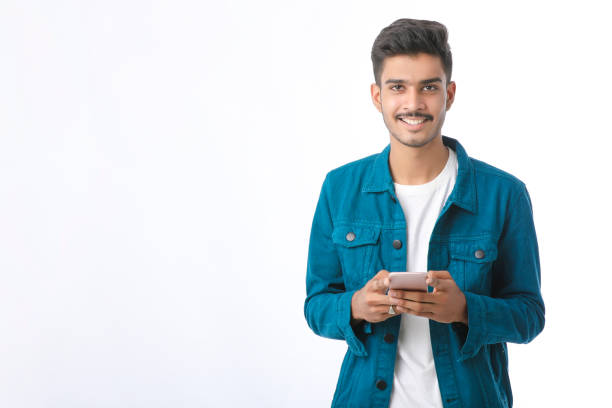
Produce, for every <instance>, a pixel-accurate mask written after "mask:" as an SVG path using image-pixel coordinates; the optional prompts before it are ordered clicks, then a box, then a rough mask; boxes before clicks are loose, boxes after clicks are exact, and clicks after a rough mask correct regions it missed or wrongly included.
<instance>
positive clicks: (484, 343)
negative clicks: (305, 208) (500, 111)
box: [304, 136, 544, 408]
mask: <svg viewBox="0 0 612 408" xmlns="http://www.w3.org/2000/svg"><path fill="white" fill-rule="evenodd" d="M443 142H444V144H445V145H446V146H448V147H450V148H451V149H453V150H455V152H456V153H457V160H458V173H457V181H456V183H455V187H454V189H453V191H452V193H451V195H450V196H449V198H448V200H447V202H446V204H445V205H444V208H443V209H442V211H441V213H440V215H439V217H438V219H437V221H436V224H435V227H434V229H433V232H432V235H431V238H430V242H429V252H428V269H429V270H448V271H449V272H450V274H451V275H452V277H453V279H454V280H455V282H457V285H458V286H459V288H460V289H461V290H462V291H463V293H464V294H465V297H466V300H467V310H468V321H469V327H468V326H466V325H464V324H463V323H452V324H445V323H438V322H436V321H433V320H430V321H429V327H430V331H431V343H432V350H433V356H434V361H435V365H436V371H437V375H438V382H439V385H440V391H441V394H442V401H443V403H444V406H445V407H489V408H490V407H510V406H512V391H511V389H510V382H509V378H508V350H507V347H506V342H512V343H527V342H529V341H531V340H532V339H533V338H534V337H535V336H536V335H538V333H540V332H541V331H542V329H543V328H544V302H543V300H542V296H541V293H540V262H539V255H538V244H537V239H536V232H535V228H534V223H533V216H532V209H531V201H530V198H529V194H528V192H527V189H526V188H525V185H524V184H523V183H522V182H521V181H520V180H518V179H517V178H515V177H514V176H512V175H510V174H508V173H505V172H503V171H501V170H499V169H496V168H495V167H492V166H490V165H488V164H486V163H483V162H481V161H478V160H475V159H472V158H470V157H468V156H467V154H466V152H465V150H464V149H463V147H462V146H461V144H459V142H457V141H456V140H455V139H451V138H448V137H445V136H443ZM389 151H390V145H388V146H387V147H386V148H385V149H384V150H383V151H382V152H381V153H380V154H375V155H372V156H369V157H366V158H363V159H361V160H358V161H355V162H352V163H349V164H346V165H344V166H342V167H339V168H337V169H335V170H332V171H330V172H329V173H328V174H327V176H326V178H325V181H324V182H323V187H322V189H321V194H320V197H319V201H318V203H317V207H316V210H315V214H314V220H313V223H312V229H311V235H310V244H309V250H308V265H307V273H306V295H307V296H306V300H305V303H304V314H305V317H306V320H307V322H308V325H309V326H310V328H311V329H312V330H313V331H314V332H315V333H316V334H318V335H320V336H323V337H328V338H332V339H341V340H345V341H346V343H347V345H348V349H347V352H346V355H345V357H344V361H343V363H342V368H341V371H340V376H339V379H338V383H337V386H336V391H335V394H334V398H333V402H332V406H333V407H351V408H353V407H388V405H389V398H390V392H391V386H392V384H393V370H394V365H395V353H396V348H397V339H398V335H399V327H400V316H399V315H398V316H395V317H392V318H390V319H388V320H386V321H384V322H380V323H368V322H363V323H361V324H360V325H358V326H356V327H353V326H352V325H351V298H352V296H353V294H354V293H355V291H356V290H359V289H360V288H362V287H363V285H364V284H365V283H366V282H367V281H368V280H370V279H371V278H372V277H373V276H374V275H375V274H376V273H377V272H378V271H380V270H381V269H386V270H388V271H403V270H405V268H406V245H403V246H402V247H401V248H400V249H395V248H394V247H393V245H392V243H393V241H394V240H401V241H402V242H404V241H405V240H406V221H405V219H404V213H403V211H402V208H401V206H400V204H399V201H398V200H397V197H396V195H395V190H394V187H393V180H392V178H391V174H390V172H389V165H388V160H389ZM349 232H352V233H353V234H354V237H353V234H350V235H349V236H348V238H347V234H348V233H349ZM430 290H431V288H430ZM387 333H391V334H393V341H392V342H391V343H388V342H385V340H384V337H385V335H386V334H387ZM390 337H391V336H389V337H388V338H387V340H389V338H390ZM381 380H382V381H384V382H385V383H386V386H385V384H383V383H381ZM377 385H378V386H377Z"/></svg>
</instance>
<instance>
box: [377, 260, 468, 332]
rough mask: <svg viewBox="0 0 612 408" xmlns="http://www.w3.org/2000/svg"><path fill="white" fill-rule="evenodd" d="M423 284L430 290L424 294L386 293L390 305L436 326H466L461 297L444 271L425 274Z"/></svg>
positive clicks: (466, 316) (448, 274)
mask: <svg viewBox="0 0 612 408" xmlns="http://www.w3.org/2000/svg"><path fill="white" fill-rule="evenodd" d="M427 284H428V285H429V286H432V287H433V288H434V290H433V292H431V293H425V292H418V291H409V290H397V289H395V290H390V291H389V296H390V300H391V303H392V304H393V305H396V306H395V309H396V310H397V311H398V312H400V313H409V314H412V315H415V316H422V317H427V318H429V319H432V320H435V321H437V322H440V323H453V322H461V323H465V324H466V325H467V324H468V315H467V303H466V300H465V295H464V294H463V292H462V291H461V289H459V287H458V286H457V284H456V283H455V281H454V280H453V278H452V276H451V274H450V273H449V272H448V271H429V272H428V273H427Z"/></svg>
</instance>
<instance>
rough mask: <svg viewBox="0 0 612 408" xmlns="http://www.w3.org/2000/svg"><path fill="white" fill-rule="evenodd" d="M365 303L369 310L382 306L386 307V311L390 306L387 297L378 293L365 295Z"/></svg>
mask: <svg viewBox="0 0 612 408" xmlns="http://www.w3.org/2000/svg"><path fill="white" fill-rule="evenodd" d="M366 303H367V304H368V306H369V307H370V308H375V307H378V306H381V305H382V306H387V309H388V308H389V305H390V304H391V302H390V301H389V296H387V295H384V294H382V293H378V292H371V293H369V294H367V295H366Z"/></svg>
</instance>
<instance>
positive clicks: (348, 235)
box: [332, 225, 380, 247]
mask: <svg viewBox="0 0 612 408" xmlns="http://www.w3.org/2000/svg"><path fill="white" fill-rule="evenodd" d="M379 236H380V227H374V226H355V225H341V226H337V227H335V228H334V231H333V232H332V240H333V241H334V244H338V245H342V246H345V247H356V246H360V245H368V244H376V243H377V242H378V237H379Z"/></svg>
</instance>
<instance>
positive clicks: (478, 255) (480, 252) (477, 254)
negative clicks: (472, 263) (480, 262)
mask: <svg viewBox="0 0 612 408" xmlns="http://www.w3.org/2000/svg"><path fill="white" fill-rule="evenodd" d="M474 256H475V257H476V259H482V258H484V256H485V253H484V251H483V250H482V249H479V250H477V251H476V252H474Z"/></svg>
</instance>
